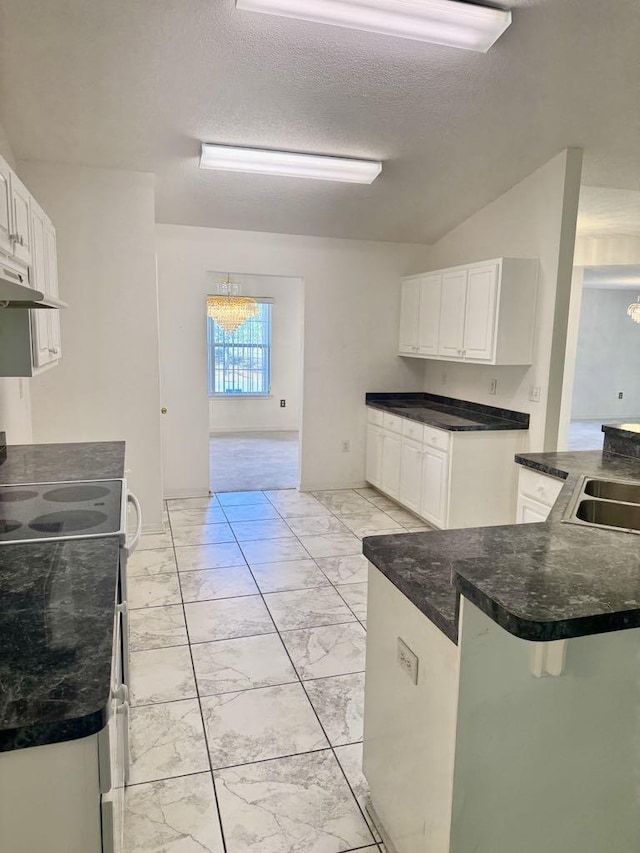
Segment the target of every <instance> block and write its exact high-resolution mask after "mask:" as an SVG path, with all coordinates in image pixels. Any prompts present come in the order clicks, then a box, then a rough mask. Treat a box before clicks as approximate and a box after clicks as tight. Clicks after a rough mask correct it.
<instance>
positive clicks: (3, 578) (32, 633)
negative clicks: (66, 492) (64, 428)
mask: <svg viewBox="0 0 640 853" xmlns="http://www.w3.org/2000/svg"><path fill="white" fill-rule="evenodd" d="M123 475H124V442H104V443H90V444H77V445H74V444H53V445H20V446H18V445H14V446H9V448H8V459H7V462H5V463H4V464H3V465H2V466H0V482H1V483H2V484H3V485H7V484H12V483H28V482H49V481H51V482H55V481H60V480H78V479H101V478H111V477H114V478H116V477H122V476H123ZM118 552H119V542H118V539H117V538H116V537H106V538H104V539H91V540H76V541H66V542H58V543H55V542H51V543H40V542H37V541H34V542H30V543H25V544H16V545H1V546H0V601H1V602H2V608H1V610H0V752H6V751H9V750H14V749H22V748H24V747H28V746H39V745H43V744H49V743H58V742H60V741H67V740H75V739H76V738H80V737H86V736H88V735H90V734H94V733H96V732H98V731H100V729H102V728H103V727H104V725H105V724H106V721H107V709H108V704H109V700H110V688H111V653H112V644H113V620H114V608H115V605H116V590H117V582H118V562H119V553H118Z"/></svg>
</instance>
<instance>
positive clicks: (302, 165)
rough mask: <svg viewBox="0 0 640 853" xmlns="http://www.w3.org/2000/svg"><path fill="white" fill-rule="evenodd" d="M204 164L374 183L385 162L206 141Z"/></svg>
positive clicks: (251, 170) (219, 167)
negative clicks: (215, 143) (216, 143)
mask: <svg viewBox="0 0 640 853" xmlns="http://www.w3.org/2000/svg"><path fill="white" fill-rule="evenodd" d="M200 168H201V169H220V170H222V171H223V172H252V173H254V174H266V175H284V176H286V177H291V178H315V179H316V180H319V181H346V182H347V183H352V184H370V183H371V182H372V181H373V180H375V178H377V177H378V175H379V174H380V172H381V171H382V163H379V162H377V161H374V160H352V159H350V158H347V157H324V156H321V155H318V154H298V153H296V152H293V151H270V150H268V149H263V148H240V147H238V146H233V145H213V144H211V143H209V142H203V143H202V156H201V158H200Z"/></svg>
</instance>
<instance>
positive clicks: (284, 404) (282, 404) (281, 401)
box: [280, 400, 287, 409]
mask: <svg viewBox="0 0 640 853" xmlns="http://www.w3.org/2000/svg"><path fill="white" fill-rule="evenodd" d="M286 405H287V401H286V400H280V408H281V409H284V407H285V406H286Z"/></svg>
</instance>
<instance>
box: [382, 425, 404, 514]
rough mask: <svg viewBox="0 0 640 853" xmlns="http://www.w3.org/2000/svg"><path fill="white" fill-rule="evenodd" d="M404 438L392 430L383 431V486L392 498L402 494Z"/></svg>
mask: <svg viewBox="0 0 640 853" xmlns="http://www.w3.org/2000/svg"><path fill="white" fill-rule="evenodd" d="M401 444H402V439H401V438H400V436H399V435H394V434H393V433H391V432H383V433H382V483H381V487H382V489H383V491H385V492H386V493H387V494H388V495H391V497H392V498H397V497H398V496H399V494H400V456H401Z"/></svg>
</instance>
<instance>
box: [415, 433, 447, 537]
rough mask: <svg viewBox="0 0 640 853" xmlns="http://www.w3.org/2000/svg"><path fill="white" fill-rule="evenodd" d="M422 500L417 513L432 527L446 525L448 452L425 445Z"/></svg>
mask: <svg viewBox="0 0 640 853" xmlns="http://www.w3.org/2000/svg"><path fill="white" fill-rule="evenodd" d="M422 470H423V475H422V500H421V502H420V510H419V514H420V515H421V516H422V517H423V518H426V519H427V521H429V522H430V523H431V524H433V525H434V527H446V526H447V524H446V522H447V503H448V500H447V498H448V491H449V454H448V453H443V452H442V450H435V449H434V448H432V447H425V449H424V461H423V469H422Z"/></svg>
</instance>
